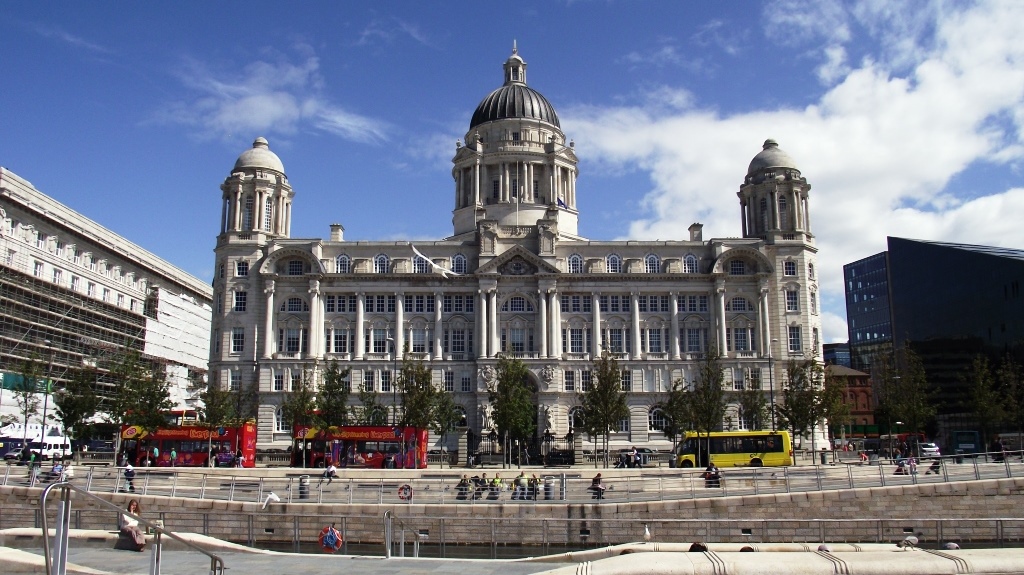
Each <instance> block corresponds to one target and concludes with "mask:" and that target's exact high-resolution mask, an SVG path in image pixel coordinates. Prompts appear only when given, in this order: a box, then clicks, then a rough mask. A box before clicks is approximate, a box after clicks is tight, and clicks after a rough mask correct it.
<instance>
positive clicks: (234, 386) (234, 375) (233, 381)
mask: <svg viewBox="0 0 1024 575" xmlns="http://www.w3.org/2000/svg"><path fill="white" fill-rule="evenodd" d="M230 373H231V378H230V380H229V383H228V386H229V387H230V388H231V391H238V390H240V389H242V374H241V373H239V372H237V371H235V370H231V371H230Z"/></svg>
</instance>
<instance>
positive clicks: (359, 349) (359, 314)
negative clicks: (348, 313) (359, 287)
mask: <svg viewBox="0 0 1024 575" xmlns="http://www.w3.org/2000/svg"><path fill="white" fill-rule="evenodd" d="M365 314H366V294H365V293H358V294H356V353H355V359H363V350H364V349H366V330H365V329H364V325H363V324H364V323H365V321H366V320H365V318H364V316H365Z"/></svg>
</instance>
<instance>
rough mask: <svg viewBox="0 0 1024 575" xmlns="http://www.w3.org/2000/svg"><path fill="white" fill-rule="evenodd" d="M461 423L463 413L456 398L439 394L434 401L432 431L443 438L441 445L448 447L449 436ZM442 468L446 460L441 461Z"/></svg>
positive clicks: (445, 393)
mask: <svg viewBox="0 0 1024 575" xmlns="http://www.w3.org/2000/svg"><path fill="white" fill-rule="evenodd" d="M461 421H462V411H461V410H460V409H459V404H458V403H456V402H455V396H454V395H453V394H451V393H447V392H440V393H438V394H437V397H435V399H434V421H433V424H432V425H431V429H433V431H434V433H436V434H438V435H439V436H440V437H441V445H447V442H446V440H447V438H448V434H449V433H451V432H452V431H453V430H454V429H455V428H456V427H458V425H459V423H460V422H461ZM449 465H450V463H449ZM441 466H442V467H443V466H444V458H442V459H441Z"/></svg>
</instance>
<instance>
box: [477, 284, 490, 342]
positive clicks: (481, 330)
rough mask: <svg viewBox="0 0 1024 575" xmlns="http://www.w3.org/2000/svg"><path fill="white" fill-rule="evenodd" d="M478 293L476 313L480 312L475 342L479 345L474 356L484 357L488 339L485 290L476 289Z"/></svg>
mask: <svg viewBox="0 0 1024 575" xmlns="http://www.w3.org/2000/svg"><path fill="white" fill-rule="evenodd" d="M477 293H479V294H480V303H479V304H478V305H477V307H478V308H479V309H478V310H477V313H478V314H480V320H479V321H478V322H477V328H476V331H477V334H476V337H477V342H478V343H479V345H477V347H476V356H477V358H478V359H484V358H486V357H488V355H487V343H488V340H489V339H490V332H489V331H488V330H487V292H485V291H484V290H482V289H481V290H478V292H477Z"/></svg>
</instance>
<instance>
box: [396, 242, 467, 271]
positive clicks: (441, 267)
mask: <svg viewBox="0 0 1024 575" xmlns="http://www.w3.org/2000/svg"><path fill="white" fill-rule="evenodd" d="M409 247H411V248H412V251H413V253H414V254H416V255H417V256H419V257H421V258H423V260H424V261H425V262H427V265H429V266H430V267H432V268H433V269H434V271H435V272H437V273H438V274H440V276H441V277H443V278H447V277H448V276H449V275H453V276H460V275H462V274H457V273H455V272H453V271H452V270H450V269H448V268H446V267H444V266H439V265H437V264H435V263H434V262H433V260H431V259H430V258H428V257H427V256H425V255H423V254H421V253H420V251H419V250H418V249H416V246H414V245H412V244H409Z"/></svg>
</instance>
